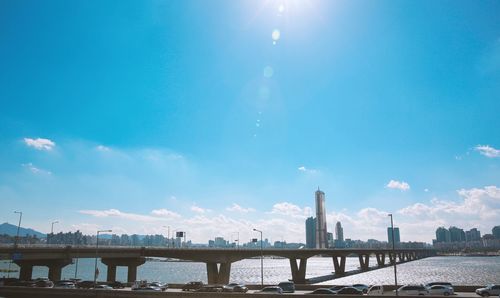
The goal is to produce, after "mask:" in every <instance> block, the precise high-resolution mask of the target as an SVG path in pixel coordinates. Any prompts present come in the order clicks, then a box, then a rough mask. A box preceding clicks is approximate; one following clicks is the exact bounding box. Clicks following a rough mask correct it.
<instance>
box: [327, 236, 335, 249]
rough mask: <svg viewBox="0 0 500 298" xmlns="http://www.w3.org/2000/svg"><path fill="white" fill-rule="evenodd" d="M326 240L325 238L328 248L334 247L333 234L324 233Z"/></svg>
mask: <svg viewBox="0 0 500 298" xmlns="http://www.w3.org/2000/svg"><path fill="white" fill-rule="evenodd" d="M326 238H327V241H328V247H333V246H334V243H333V233H330V232H328V233H326Z"/></svg>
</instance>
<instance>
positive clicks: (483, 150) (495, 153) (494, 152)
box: [474, 145, 500, 158]
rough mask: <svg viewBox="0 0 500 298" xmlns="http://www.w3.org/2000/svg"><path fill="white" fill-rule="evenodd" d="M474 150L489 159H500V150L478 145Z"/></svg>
mask: <svg viewBox="0 0 500 298" xmlns="http://www.w3.org/2000/svg"><path fill="white" fill-rule="evenodd" d="M474 150H476V151H478V152H479V153H480V154H481V155H484V156H486V157H489V158H495V157H500V150H498V149H495V148H493V147H491V146H489V145H477V146H476V147H474Z"/></svg>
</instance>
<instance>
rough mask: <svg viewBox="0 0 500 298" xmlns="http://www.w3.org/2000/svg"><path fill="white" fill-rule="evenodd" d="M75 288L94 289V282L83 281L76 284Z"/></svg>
mask: <svg viewBox="0 0 500 298" xmlns="http://www.w3.org/2000/svg"><path fill="white" fill-rule="evenodd" d="M76 287H77V288H81V289H90V288H93V287H94V281H92V280H83V281H80V282H78V283H77V284H76Z"/></svg>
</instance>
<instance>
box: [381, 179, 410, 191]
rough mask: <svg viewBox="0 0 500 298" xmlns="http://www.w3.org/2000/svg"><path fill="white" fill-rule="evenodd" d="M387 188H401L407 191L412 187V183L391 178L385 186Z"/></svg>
mask: <svg viewBox="0 0 500 298" xmlns="http://www.w3.org/2000/svg"><path fill="white" fill-rule="evenodd" d="M385 187H387V188H392V189H399V190H401V191H407V190H409V189H410V185H409V184H408V183H406V182H404V181H397V180H391V181H389V183H387V185H386V186H385Z"/></svg>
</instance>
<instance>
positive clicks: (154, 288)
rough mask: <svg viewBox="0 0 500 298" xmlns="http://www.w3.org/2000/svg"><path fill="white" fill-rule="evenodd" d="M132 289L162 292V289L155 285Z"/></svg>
mask: <svg viewBox="0 0 500 298" xmlns="http://www.w3.org/2000/svg"><path fill="white" fill-rule="evenodd" d="M132 291H147V292H161V289H160V288H158V287H153V286H145V287H136V288H132Z"/></svg>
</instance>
